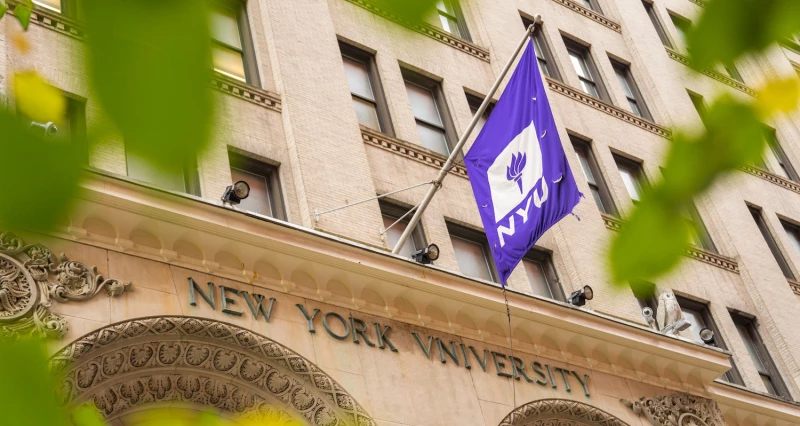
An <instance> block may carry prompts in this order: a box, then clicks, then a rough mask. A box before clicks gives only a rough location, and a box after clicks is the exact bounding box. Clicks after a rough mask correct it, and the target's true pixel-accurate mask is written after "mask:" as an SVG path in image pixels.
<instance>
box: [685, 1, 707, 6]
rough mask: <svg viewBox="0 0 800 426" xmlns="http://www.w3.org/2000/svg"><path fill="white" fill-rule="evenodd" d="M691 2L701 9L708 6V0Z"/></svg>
mask: <svg viewBox="0 0 800 426" xmlns="http://www.w3.org/2000/svg"><path fill="white" fill-rule="evenodd" d="M689 1H690V2H692V3H694V4H696V5H698V6H700V7H706V4H708V0H689Z"/></svg>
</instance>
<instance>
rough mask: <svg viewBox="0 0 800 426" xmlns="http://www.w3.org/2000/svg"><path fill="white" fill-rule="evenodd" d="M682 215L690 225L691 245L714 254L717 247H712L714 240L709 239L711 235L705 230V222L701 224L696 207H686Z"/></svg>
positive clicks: (701, 220) (692, 205)
mask: <svg viewBox="0 0 800 426" xmlns="http://www.w3.org/2000/svg"><path fill="white" fill-rule="evenodd" d="M683 215H684V217H686V219H688V220H689V222H690V223H691V225H692V235H691V238H692V244H694V245H695V246H696V247H699V248H702V249H704V250H707V251H710V252H713V253H716V252H717V246H715V245H714V240H712V239H711V234H710V233H709V232H708V228H706V225H705V222H703V218H702V217H700V212H698V211H697V207H695V205H694V203H691V204H689V205H688V206H686V209H685V210H684V211H683Z"/></svg>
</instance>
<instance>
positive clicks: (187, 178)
mask: <svg viewBox="0 0 800 426" xmlns="http://www.w3.org/2000/svg"><path fill="white" fill-rule="evenodd" d="M126 148H127V147H126ZM125 161H126V163H127V168H128V177H131V178H133V179H136V180H139V181H142V182H145V183H148V184H150V185H153V186H157V187H159V188H163V189H166V190H169V191H175V192H185V193H187V194H192V195H198V196H199V195H200V179H199V176H198V174H197V160H196V159H195V158H194V156H191V157H190V158H186V159H183V160H180V159H177V160H176V161H175V162H173V163H171V164H169V165H156V164H153V163H151V162H150V161H149V159H147V158H144V157H142V156H140V155H138V154H137V153H136V152H133V151H131V150H128V149H126V151H125Z"/></svg>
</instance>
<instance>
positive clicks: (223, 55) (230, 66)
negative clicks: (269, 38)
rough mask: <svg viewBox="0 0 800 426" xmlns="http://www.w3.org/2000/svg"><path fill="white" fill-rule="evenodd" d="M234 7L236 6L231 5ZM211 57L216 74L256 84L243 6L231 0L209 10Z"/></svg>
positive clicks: (256, 70) (254, 65) (256, 73)
mask: <svg viewBox="0 0 800 426" xmlns="http://www.w3.org/2000/svg"><path fill="white" fill-rule="evenodd" d="M234 5H236V6H234ZM211 39H212V46H211V58H212V61H213V63H214V70H215V71H217V72H218V73H220V74H223V75H226V76H228V77H231V78H234V79H236V80H239V81H243V82H245V83H248V84H252V85H254V86H257V85H258V69H257V67H256V64H255V54H254V50H253V45H252V40H251V39H250V28H249V25H248V23H247V14H246V13H245V9H244V4H243V3H239V2H238V1H237V0H231V1H230V2H229V3H226V4H225V5H223V4H222V3H214V4H213V6H212V8H211Z"/></svg>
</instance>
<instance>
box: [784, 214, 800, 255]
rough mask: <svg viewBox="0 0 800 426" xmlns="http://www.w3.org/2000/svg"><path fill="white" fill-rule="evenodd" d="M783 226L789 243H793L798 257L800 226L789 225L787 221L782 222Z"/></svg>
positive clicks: (799, 253) (799, 252)
mask: <svg viewBox="0 0 800 426" xmlns="http://www.w3.org/2000/svg"><path fill="white" fill-rule="evenodd" d="M781 225H783V229H784V230H785V231H786V235H787V236H789V241H791V242H792V247H794V250H795V251H796V252H797V254H798V255H800V226H797V225H795V224H793V223H789V222H787V221H785V220H781Z"/></svg>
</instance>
